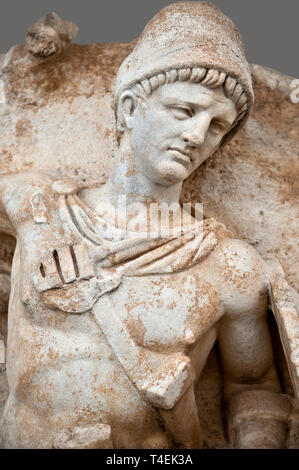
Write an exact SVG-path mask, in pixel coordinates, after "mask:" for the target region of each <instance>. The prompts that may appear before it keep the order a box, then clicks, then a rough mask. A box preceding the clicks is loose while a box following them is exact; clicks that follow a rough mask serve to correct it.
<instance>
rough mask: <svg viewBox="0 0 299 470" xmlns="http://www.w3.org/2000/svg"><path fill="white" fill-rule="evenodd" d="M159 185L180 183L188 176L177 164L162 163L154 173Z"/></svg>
mask: <svg viewBox="0 0 299 470" xmlns="http://www.w3.org/2000/svg"><path fill="white" fill-rule="evenodd" d="M156 174H157V176H158V179H159V182H160V183H161V184H165V185H170V184H176V183H181V182H182V181H184V180H185V179H186V178H188V176H189V175H190V172H189V171H188V170H187V168H186V167H185V166H184V165H182V164H181V163H178V162H163V163H161V164H160V165H159V168H158V171H157V172H156Z"/></svg>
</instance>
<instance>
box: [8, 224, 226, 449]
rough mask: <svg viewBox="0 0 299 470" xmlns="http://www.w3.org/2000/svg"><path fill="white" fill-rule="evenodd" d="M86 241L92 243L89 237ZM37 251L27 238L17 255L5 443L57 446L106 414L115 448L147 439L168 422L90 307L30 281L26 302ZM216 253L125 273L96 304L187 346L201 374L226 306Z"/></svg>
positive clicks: (144, 333)
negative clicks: (69, 302) (56, 300)
mask: <svg viewBox="0 0 299 470" xmlns="http://www.w3.org/2000/svg"><path fill="white" fill-rule="evenodd" d="M32 228H33V229H36V227H32ZM33 232H34V230H33ZM33 239H34V237H33ZM35 239H36V240H37V241H36V243H38V237H36V238H35ZM88 249H89V250H92V249H93V248H92V246H91V244H89V248H88ZM32 250H33V251H32ZM33 252H34V243H33V246H32V247H31V250H30V252H29V251H28V250H27V249H25V248H24V247H22V242H20V243H19V245H18V247H17V250H16V253H15V258H14V262H13V270H12V292H11V299H10V306H9V336H8V352H7V375H8V380H9V388H10V396H9V399H8V402H7V404H6V408H5V412H4V417H3V423H2V429H1V433H2V438H3V440H4V444H5V446H6V447H20V448H22V447H51V446H52V443H53V440H54V438H55V436H56V434H57V433H58V432H59V431H61V430H63V429H66V428H69V427H73V426H74V425H86V424H91V423H98V422H102V423H108V424H109V425H110V426H111V429H112V439H113V441H114V446H115V447H116V448H123V447H126V448H132V447H142V446H143V443H144V441H145V440H146V439H147V438H148V436H149V435H151V434H154V433H156V432H162V431H161V428H160V425H159V420H158V419H157V411H156V410H155V409H154V408H153V407H152V406H151V405H150V404H148V403H147V402H146V401H145V400H144V399H143V398H142V397H141V396H140V394H139V393H138V391H137V390H136V388H135V387H134V385H133V384H132V382H131V381H130V380H129V378H128V377H127V375H126V373H125V372H124V370H123V368H122V367H121V365H120V363H119V361H118V360H117V358H116V356H115V354H114V352H113V350H112V348H111V347H110V345H109V344H108V343H107V341H106V339H105V337H104V335H103V334H102V332H101V330H100V328H99V326H98V325H97V324H96V322H95V319H94V316H93V313H92V311H88V312H85V313H82V314H70V313H66V312H61V311H58V310H55V309H50V308H48V307H46V306H45V305H44V304H43V302H42V301H41V299H40V297H39V295H38V293H37V292H36V291H34V290H30V289H29V290H30V292H29V291H28V289H27V292H25V294H27V296H26V295H25V297H26V299H25V300H26V301H25V303H24V286H25V291H26V286H28V285H29V284H30V283H29V277H30V275H31V273H30V269H29V270H26V269H25V270H24V269H20V265H21V266H24V267H26V266H33V264H35V267H38V266H39V263H40V260H39V258H38V256H39V255H38V253H39V251H38V250H37V251H36V253H37V255H36V256H37V259H35V261H33V258H34V257H33ZM90 257H91V258H93V257H94V255H93V253H90ZM212 258H213V256H212V257H211V256H210V255H209V256H207V257H206V258H205V259H204V260H203V261H202V262H200V263H199V264H196V265H194V266H192V267H191V268H190V269H187V270H184V271H182V272H176V273H172V274H160V275H157V274H156V275H147V276H142V277H126V276H125V277H124V278H123V280H122V283H121V284H120V286H119V287H118V288H117V289H116V290H114V291H113V292H110V293H109V294H105V295H103V296H102V297H100V299H99V300H98V303H99V304H98V305H100V306H101V308H102V309H104V310H105V311H107V315H109V314H110V312H111V311H112V310H113V311H114V313H115V314H116V315H118V316H119V317H120V319H121V320H122V321H123V323H124V324H125V325H126V327H127V330H128V331H129V333H130V335H131V337H132V339H133V340H134V341H135V343H136V344H137V345H139V346H141V347H144V348H146V350H151V351H156V352H160V353H162V354H165V355H167V354H169V353H172V352H174V351H175V352H177V351H178V352H182V353H184V354H186V355H187V356H189V357H190V358H191V360H192V362H193V364H194V367H195V370H196V374H197V378H198V376H199V374H200V372H201V370H202V368H203V366H204V362H205V359H206V358H207V356H208V354H209V352H210V350H211V348H212V347H213V344H214V342H215V340H216V337H217V328H218V323H219V321H220V319H221V318H222V316H223V315H224V313H225V309H224V306H223V302H222V300H221V296H220V295H219V288H218V287H217V283H216V284H215V282H213V278H214V274H215V273H214V262H213V259H212ZM27 261H28V262H27ZM21 276H23V278H22V277H21ZM216 277H217V276H216ZM20 292H22V295H20ZM28 292H29V294H28ZM22 298H23V302H22Z"/></svg>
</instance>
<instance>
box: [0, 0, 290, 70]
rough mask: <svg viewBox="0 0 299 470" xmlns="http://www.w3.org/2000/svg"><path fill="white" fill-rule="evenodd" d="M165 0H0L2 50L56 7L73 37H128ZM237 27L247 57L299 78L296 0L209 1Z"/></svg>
mask: <svg viewBox="0 0 299 470" xmlns="http://www.w3.org/2000/svg"><path fill="white" fill-rule="evenodd" d="M169 3H173V1H168V0H71V1H70V0H1V7H2V8H1V14H0V53H3V52H6V51H7V50H8V49H9V48H10V47H11V46H12V45H14V44H23V43H24V38H25V34H26V31H27V29H28V28H29V27H30V26H31V25H32V24H33V23H34V22H35V21H36V20H37V19H38V18H39V17H41V16H43V15H44V14H45V13H47V12H51V11H55V12H56V13H57V14H58V15H59V16H61V17H62V18H65V19H68V20H71V21H73V22H74V23H75V24H76V25H77V26H78V27H79V34H78V36H77V37H76V38H75V42H79V43H82V44H87V43H93V42H110V41H117V42H129V41H131V40H132V39H134V38H135V37H137V36H138V35H139V34H140V32H141V31H142V29H143V28H144V26H145V24H146V23H147V21H148V20H149V19H150V18H151V17H152V16H153V15H154V14H155V13H156V12H157V11H158V10H159V9H161V8H163V6H165V5H168V4H169ZM213 3H214V4H215V5H217V6H218V7H220V8H221V9H222V10H223V12H224V13H226V14H227V15H228V16H229V17H230V18H231V19H232V20H233V21H234V22H235V24H236V25H237V27H238V28H239V29H240V31H241V33H242V35H243V37H244V40H245V43H246V48H247V57H248V60H249V62H252V63H256V64H260V65H265V66H268V67H272V68H274V69H276V70H278V71H280V72H283V73H285V74H287V75H291V76H293V77H296V78H299V60H298V57H299V32H298V31H299V1H298V0H213Z"/></svg>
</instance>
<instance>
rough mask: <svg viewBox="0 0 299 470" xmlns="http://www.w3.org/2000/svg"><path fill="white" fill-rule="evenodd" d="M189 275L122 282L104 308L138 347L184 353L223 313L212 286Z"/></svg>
mask: <svg viewBox="0 0 299 470" xmlns="http://www.w3.org/2000/svg"><path fill="white" fill-rule="evenodd" d="M189 271H190V272H186V271H185V272H181V273H176V274H171V275H159V276H157V275H155V276H143V277H134V278H124V279H123V282H122V284H121V285H120V286H119V287H118V289H117V290H116V291H114V292H113V293H111V294H110V295H109V297H108V298H106V299H104V298H103V304H106V308H110V309H113V311H114V312H116V313H117V315H118V317H119V318H120V319H121V321H122V323H123V324H124V325H125V326H126V328H127V330H128V332H129V334H130V336H131V337H132V338H133V339H134V341H135V342H136V343H137V344H139V345H140V346H144V347H146V348H148V349H152V350H155V351H160V352H166V351H179V350H181V351H182V350H185V349H186V348H187V347H189V346H192V345H194V344H196V343H197V342H198V341H199V340H200V338H201V337H202V336H203V335H204V334H205V333H206V332H207V331H208V330H209V329H210V328H211V327H212V326H213V325H214V324H215V323H216V322H217V321H218V319H219V318H220V317H221V316H222V313H223V312H222V308H221V304H220V301H219V298H218V295H217V292H216V291H215V289H214V287H213V285H212V284H211V283H210V282H208V281H207V280H204V279H201V278H200V276H199V275H198V273H197V272H196V271H195V270H193V269H192V270H189ZM99 302H101V299H100V300H99ZM108 304H109V306H108ZM103 308H104V305H103Z"/></svg>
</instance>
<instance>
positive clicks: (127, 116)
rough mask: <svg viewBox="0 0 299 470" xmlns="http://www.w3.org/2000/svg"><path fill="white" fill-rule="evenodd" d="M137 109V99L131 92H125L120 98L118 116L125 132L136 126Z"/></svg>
mask: <svg viewBox="0 0 299 470" xmlns="http://www.w3.org/2000/svg"><path fill="white" fill-rule="evenodd" d="M136 109H137V99H136V96H135V95H134V93H132V92H131V91H130V90H125V91H124V92H123V93H122V94H121V95H120V98H119V105H118V115H119V123H120V125H121V127H122V129H123V130H124V129H125V128H127V129H132V127H133V125H134V118H135V111H136Z"/></svg>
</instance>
